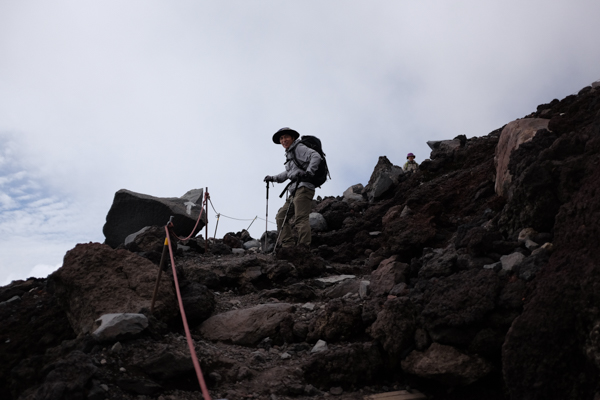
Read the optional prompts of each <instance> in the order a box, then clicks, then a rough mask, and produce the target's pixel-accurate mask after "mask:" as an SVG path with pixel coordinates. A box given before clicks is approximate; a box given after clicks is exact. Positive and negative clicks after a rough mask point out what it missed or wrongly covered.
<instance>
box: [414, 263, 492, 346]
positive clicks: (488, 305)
mask: <svg viewBox="0 0 600 400" xmlns="http://www.w3.org/2000/svg"><path fill="white" fill-rule="evenodd" d="M500 290H501V285H500V280H499V278H498V275H497V274H496V273H495V272H494V271H492V270H487V269H483V270H468V271H462V272H459V273H456V274H453V275H451V276H449V277H447V278H445V279H440V280H439V281H433V280H432V283H431V284H430V286H429V287H428V288H427V289H426V290H425V296H424V303H425V307H424V309H423V312H422V313H421V317H422V318H423V322H424V326H425V329H426V330H427V333H428V334H429V336H431V338H432V339H433V340H434V341H436V342H440V343H444V344H449V345H457V346H465V345H468V344H469V343H470V341H471V340H472V339H473V338H474V337H475V335H476V334H477V332H478V331H479V330H480V329H481V324H483V323H484V321H485V318H486V317H487V315H488V313H489V312H491V311H492V310H494V309H495V307H496V298H497V296H498V294H499V293H500Z"/></svg>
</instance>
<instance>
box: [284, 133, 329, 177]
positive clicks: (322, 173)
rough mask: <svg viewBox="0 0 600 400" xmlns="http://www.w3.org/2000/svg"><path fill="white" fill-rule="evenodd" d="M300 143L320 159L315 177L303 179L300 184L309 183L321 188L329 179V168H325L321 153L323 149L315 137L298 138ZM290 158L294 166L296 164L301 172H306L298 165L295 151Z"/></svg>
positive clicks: (304, 136) (325, 164) (323, 157)
mask: <svg viewBox="0 0 600 400" xmlns="http://www.w3.org/2000/svg"><path fill="white" fill-rule="evenodd" d="M300 143H302V144H303V145H305V146H306V147H308V148H311V149H313V150H314V151H316V152H317V153H319V155H320V156H321V159H322V161H321V162H320V163H319V166H318V168H317V171H316V172H315V175H314V176H313V177H311V178H303V179H302V182H310V183H312V184H313V185H315V186H316V187H321V185H322V184H324V183H325V181H326V180H327V177H329V179H331V175H329V168H327V161H326V160H325V153H323V147H322V146H321V140H320V139H319V138H318V137H315V136H310V135H303V136H301V137H300ZM292 157H293V159H294V164H296V166H297V167H298V168H300V169H301V170H303V171H306V169H304V168H302V166H301V165H300V163H298V160H297V159H296V152H295V151H294V152H293V153H292Z"/></svg>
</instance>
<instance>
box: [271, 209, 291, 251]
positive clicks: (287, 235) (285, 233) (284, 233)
mask: <svg viewBox="0 0 600 400" xmlns="http://www.w3.org/2000/svg"><path fill="white" fill-rule="evenodd" d="M288 207H289V209H290V211H289V213H288V215H287V218H286V217H285V213H286V212H287V210H288ZM293 217H294V205H293V204H292V205H291V207H290V199H289V198H288V199H287V200H286V202H285V203H284V205H283V207H281V208H280V209H279V211H277V216H276V217H275V220H276V221H277V231H278V232H280V238H279V243H281V245H282V246H283V247H289V246H293V245H294V237H293V234H292V227H291V224H290V220H291V219H292V218H293ZM284 220H285V225H283V221H284Z"/></svg>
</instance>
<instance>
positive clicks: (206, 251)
mask: <svg viewBox="0 0 600 400" xmlns="http://www.w3.org/2000/svg"><path fill="white" fill-rule="evenodd" d="M207 198H208V186H207V187H206V192H205V193H204V202H203V204H202V207H204V209H205V210H207V204H206V199H207ZM204 234H205V235H206V240H205V241H204V254H208V214H206V225H205V229H204Z"/></svg>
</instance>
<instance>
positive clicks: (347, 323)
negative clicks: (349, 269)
mask: <svg viewBox="0 0 600 400" xmlns="http://www.w3.org/2000/svg"><path fill="white" fill-rule="evenodd" d="M361 315H362V307H361V305H360V304H358V303H355V302H353V301H351V300H346V299H343V298H342V299H333V300H331V301H330V302H328V303H327V304H326V306H325V309H324V310H322V311H321V312H319V315H318V316H317V318H315V319H314V320H313V321H312V322H311V323H310V325H309V331H308V336H307V338H306V340H307V341H308V342H315V341H317V340H319V339H322V340H325V341H327V342H333V341H337V340H349V339H351V338H356V337H359V336H360V335H361V334H363V332H364V330H365V329H364V326H363V321H362V318H361Z"/></svg>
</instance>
